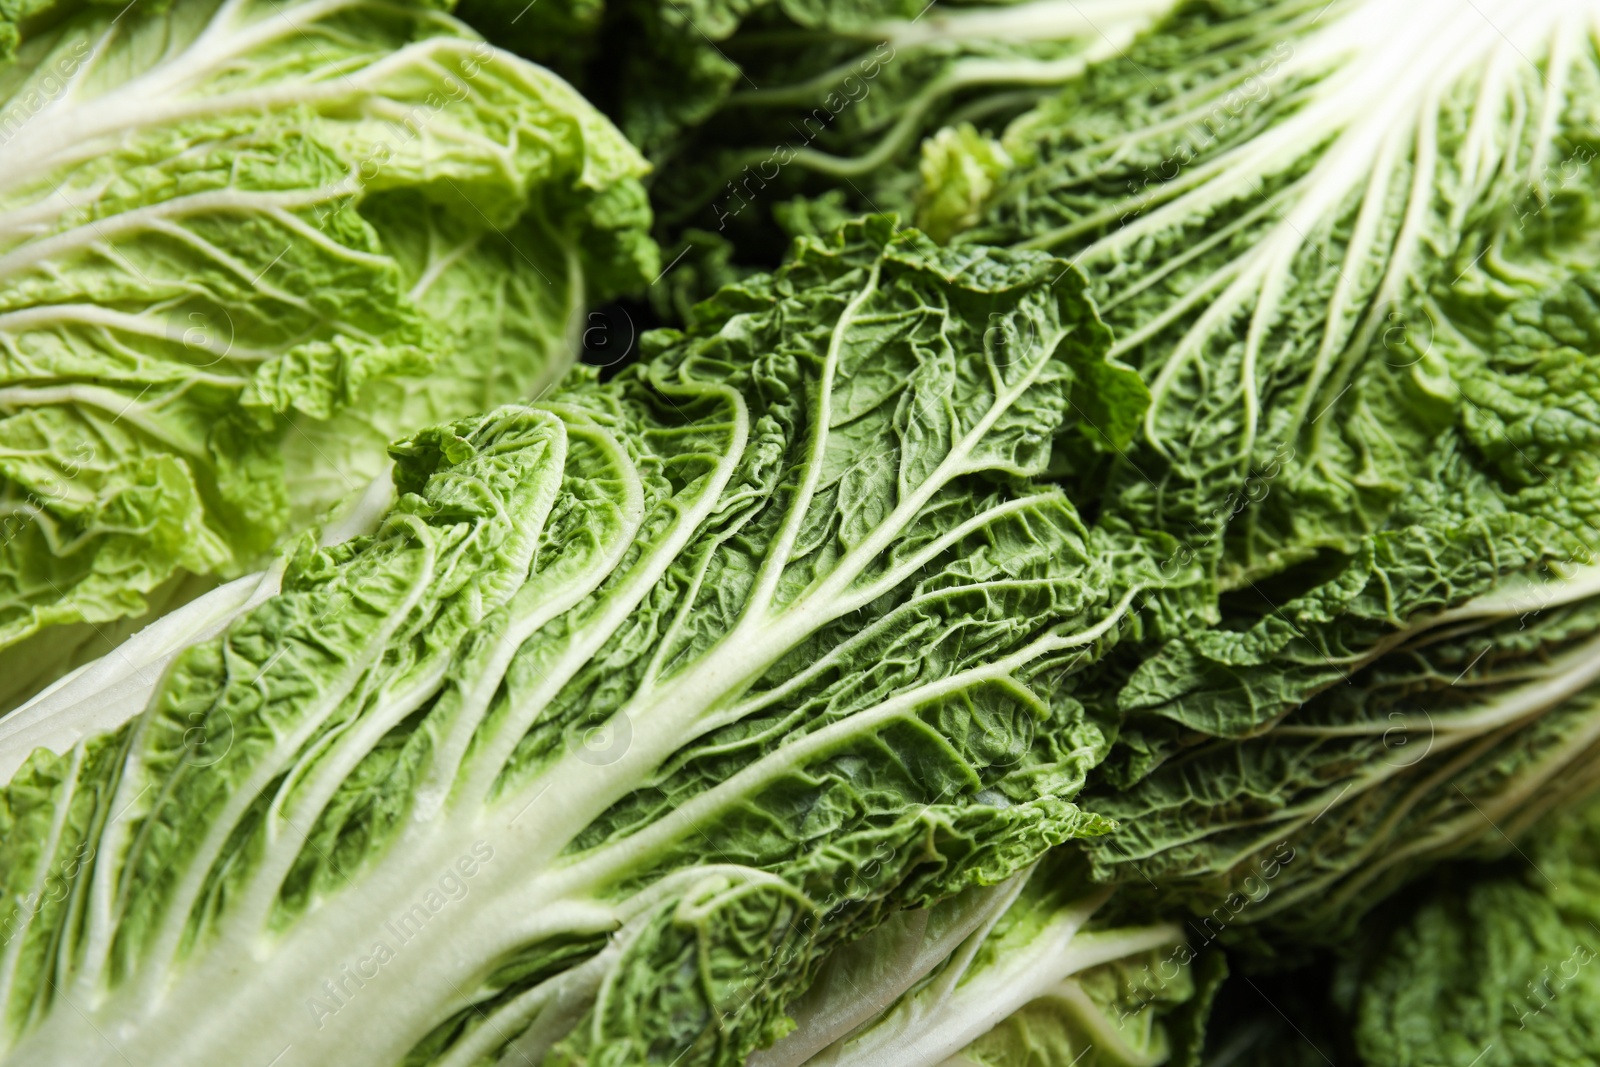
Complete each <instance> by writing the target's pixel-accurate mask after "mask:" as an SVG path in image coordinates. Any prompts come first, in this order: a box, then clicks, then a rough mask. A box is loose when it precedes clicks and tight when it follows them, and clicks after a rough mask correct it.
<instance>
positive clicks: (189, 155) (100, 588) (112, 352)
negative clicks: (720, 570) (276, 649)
mask: <svg viewBox="0 0 1600 1067" xmlns="http://www.w3.org/2000/svg"><path fill="white" fill-rule="evenodd" d="M0 138H3V140H4V148H3V151H0V648H3V647H5V646H9V645H14V644H15V643H16V642H18V641H20V640H22V639H24V638H27V637H29V636H30V635H33V634H35V633H37V632H38V631H40V630H41V629H43V628H45V627H50V626H57V625H61V624H67V623H85V624H97V623H102V622H105V621H108V620H114V619H117V618H119V617H124V616H132V615H137V614H139V613H141V612H142V611H144V610H145V609H146V607H147V605H148V603H149V600H148V599H147V597H148V596H149V595H150V594H151V593H152V591H158V590H160V589H161V588H162V587H163V585H164V583H168V582H169V579H173V578H174V576H175V575H179V574H181V573H183V572H188V573H190V574H200V575H207V574H229V573H238V572H240V571H242V570H243V569H245V568H247V567H251V566H256V565H258V563H259V556H260V554H261V553H262V552H263V551H264V550H266V549H268V548H270V547H272V546H273V544H274V543H275V541H276V540H277V539H278V538H280V537H281V536H282V535H283V534H284V533H285V532H286V531H287V530H289V529H290V527H291V525H294V526H298V525H302V524H304V523H305V522H306V521H308V520H309V519H310V518H311V517H313V516H315V515H317V514H319V513H320V512H322V511H323V510H324V509H325V508H327V507H328V506H330V505H331V504H333V503H335V502H336V501H339V500H340V499H342V498H345V497H348V496H350V495H351V494H352V493H359V492H360V491H361V490H363V489H364V488H365V487H366V486H367V484H368V483H369V482H370V481H371V480H372V479H373V477H374V476H376V475H378V474H380V473H381V472H382V470H383V468H384V464H385V457H384V451H383V450H384V447H385V445H386V444H387V443H388V441H390V440H391V439H392V438H393V437H394V436H395V435H397V434H399V433H402V432H406V431H409V430H413V429H415V428H417V427H418V426H421V425H425V424H427V423H429V422H432V421H436V420H438V419H440V418H445V417H455V416H458V415H463V414H466V413H468V412H472V411H481V410H485V409H487V408H490V407H493V406H495V405H496V404H500V403H504V402H506V401H508V400H512V399H515V398H517V397H521V396H524V395H530V394H532V393H534V392H537V391H538V390H539V389H541V388H543V387H544V386H546V385H547V384H549V383H550V382H552V381H553V380H554V378H555V377H556V376H558V375H559V374H560V372H561V371H562V370H563V369H564V368H565V366H566V365H567V364H568V363H569V362H570V359H571V356H570V352H571V345H570V342H569V341H568V339H567V333H568V329H569V323H571V322H572V321H574V318H573V316H574V312H575V311H576V310H577V309H580V308H582V307H583V306H584V305H585V303H586V302H587V301H588V300H590V299H593V298H594V297H596V296H597V295H604V294H605V293H607V292H612V291H615V290H617V289H620V288H625V287H630V286H634V285H638V284H642V282H643V281H645V280H647V279H648V278H649V277H650V276H651V273H652V271H653V269H654V263H655V260H654V254H655V253H654V246H653V245H652V244H651V242H650V240H649V238H648V237H647V236H646V233H645V231H646V229H647V227H648V225H649V211H648V207H647V206H646V204H645V202H644V199H643V192H642V188H641V187H640V185H639V184H638V181H637V177H638V176H639V175H640V174H641V173H642V172H643V170H644V164H643V162H642V160H641V159H640V158H639V157H638V155H637V154H636V153H635V152H634V151H633V149H632V148H631V147H629V146H628V145H627V144H626V143H625V142H624V141H623V140H622V139H621V138H620V136H619V135H618V134H617V133H616V132H615V131H614V130H613V129H612V128H611V127H610V126H609V125H608V124H607V123H606V121H605V120H604V119H603V118H602V117H601V116H600V115H599V114H598V113H597V112H595V111H594V110H593V109H592V108H591V107H590V106H589V105H588V104H587V103H585V102H584V101H583V100H582V99H581V98H580V97H579V96H578V95H577V94H576V93H574V92H573V91H572V90H571V89H570V88H569V87H568V86H567V85H565V84H564V83H562V82H561V81H560V80H559V79H557V78H555V77H554V76H552V75H550V74H549V73H548V72H545V71H541V70H539V69H537V68H535V67H532V66H529V65H528V64H527V63H525V62H522V61H520V60H517V59H514V58H512V57H510V56H508V55H506V54H504V53H501V52H498V51H496V50H494V49H492V48H490V47H489V46H488V45H486V44H484V43H483V42H481V41H478V40H475V39H474V38H473V36H472V35H471V34H470V32H469V31H467V30H466V28H465V27H463V26H462V25H460V24H459V23H457V22H455V21H454V20H452V19H451V18H450V17H449V16H447V15H445V14H443V13H441V12H439V11H437V10H434V9H431V8H428V7H425V6H414V5H407V4H400V5H372V4H367V3H363V2H359V0H349V2H343V0H341V2H335V3H312V2H309V0H302V2H293V3H276V2H274V3H260V2H255V0H227V2H225V3H221V4H217V3H209V2H206V0H178V2H177V3H175V4H174V5H172V6H171V7H170V8H169V9H168V10H166V11H165V12H146V11H143V10H140V9H139V8H138V7H136V6H132V5H130V6H128V7H126V8H123V9H121V10H118V9H115V8H112V7H100V6H90V7H86V8H83V9H81V10H77V11H75V12H74V13H72V14H71V15H70V17H68V18H66V19H65V20H64V21H60V22H58V23H56V24H54V25H49V26H47V28H42V29H40V30H38V31H37V32H30V34H29V35H28V39H27V40H26V41H25V42H24V43H23V44H22V45H21V47H20V50H19V52H18V54H17V57H16V60H15V61H14V62H13V63H11V64H9V65H6V66H0ZM157 595H158V596H159V595H162V594H160V593H159V592H158V594H157ZM41 649H42V650H41ZM51 655H52V653H51V650H50V649H49V648H46V647H43V646H41V645H40V644H39V643H37V642H36V643H34V646H33V648H32V649H31V650H30V651H27V652H25V653H24V652H23V651H21V650H18V651H17V652H16V653H15V655H14V656H13V660H14V661H16V662H26V661H29V660H35V659H37V658H39V657H41V656H43V657H46V658H49V657H50V656H51ZM3 672H9V668H5V667H0V673H3Z"/></svg>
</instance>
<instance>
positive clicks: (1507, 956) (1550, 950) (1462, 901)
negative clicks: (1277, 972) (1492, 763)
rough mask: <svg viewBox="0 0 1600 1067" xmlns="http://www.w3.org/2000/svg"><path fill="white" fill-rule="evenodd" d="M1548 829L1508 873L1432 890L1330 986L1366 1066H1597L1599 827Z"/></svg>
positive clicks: (1577, 822) (1573, 813) (1586, 817)
mask: <svg viewBox="0 0 1600 1067" xmlns="http://www.w3.org/2000/svg"><path fill="white" fill-rule="evenodd" d="M1567 814H1568V816H1569V817H1568V818H1566V819H1565V820H1561V821H1554V820H1553V821H1550V822H1549V823H1548V824H1547V825H1546V826H1545V827H1544V828H1543V830H1542V832H1541V833H1540V834H1539V835H1538V836H1537V838H1536V839H1535V841H1534V842H1532V843H1530V844H1529V845H1528V848H1527V850H1526V851H1525V853H1524V854H1523V856H1513V857H1512V858H1511V859H1510V860H1508V861H1507V865H1508V866H1509V867H1511V868H1512V869H1511V870H1509V871H1502V872H1497V873H1491V874H1487V875H1484V876H1480V877H1478V878H1476V879H1474V880H1473V881H1471V883H1470V884H1468V885H1467V886H1465V887H1462V886H1461V885H1460V884H1459V880H1458V882H1457V885H1455V886H1445V887H1441V888H1439V889H1438V891H1437V892H1436V893H1434V894H1433V895H1432V896H1431V898H1430V899H1428V900H1427V902H1426V903H1424V904H1423V905H1422V906H1421V907H1420V908H1417V909H1416V910H1415V914H1413V915H1412V916H1410V917H1409V918H1408V919H1407V920H1406V921H1405V922H1404V924H1403V925H1402V926H1401V927H1400V928H1399V929H1398V930H1395V931H1384V932H1382V933H1381V934H1380V935H1377V936H1373V937H1371V938H1368V939H1367V940H1368V942H1369V944H1368V946H1367V947H1366V951H1365V952H1364V953H1363V954H1362V955H1361V956H1360V957H1358V958H1357V959H1356V960H1353V961H1352V962H1351V964H1349V965H1347V967H1346V968H1345V973H1344V974H1342V975H1341V976H1340V979H1339V982H1338V985H1339V987H1341V988H1342V989H1345V990H1348V992H1347V993H1346V994H1345V999H1348V1000H1350V1001H1351V1003H1350V1004H1349V1008H1350V1009H1351V1010H1352V1011H1353V1014H1354V1015H1355V1017H1356V1019H1357V1027H1356V1041H1357V1046H1358V1047H1359V1049H1360V1051H1361V1056H1362V1059H1363V1060H1364V1061H1365V1062H1366V1063H1369V1064H1371V1065H1372V1067H1413V1065H1415V1067H1422V1065H1423V1064H1427V1065H1428V1067H1434V1065H1438V1067H1466V1065H1467V1064H1473V1063H1476V1064H1479V1065H1481V1067H1512V1065H1515V1067H1543V1065H1546V1064H1548V1065H1555V1064H1572V1065H1574V1067H1577V1065H1582V1064H1592V1063H1596V1062H1600V1058H1597V1056H1600V1053H1597V1050H1596V1047H1595V1044H1594V1034H1595V1032H1596V1029H1597V1028H1600V1015H1597V1010H1600V999H1597V994H1600V963H1597V962H1596V959H1597V956H1600V929H1597V927H1596V923H1597V922H1600V822H1597V821H1596V809H1595V807H1594V805H1592V804H1591V805H1589V806H1588V807H1587V809H1577V810H1569V812H1568V813H1567Z"/></svg>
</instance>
